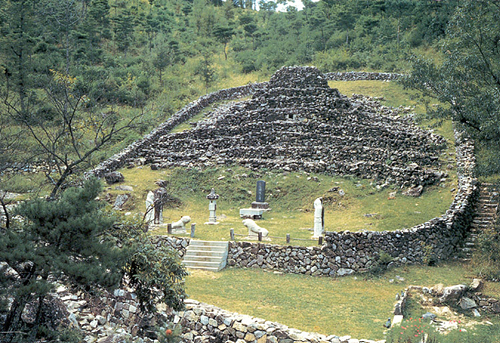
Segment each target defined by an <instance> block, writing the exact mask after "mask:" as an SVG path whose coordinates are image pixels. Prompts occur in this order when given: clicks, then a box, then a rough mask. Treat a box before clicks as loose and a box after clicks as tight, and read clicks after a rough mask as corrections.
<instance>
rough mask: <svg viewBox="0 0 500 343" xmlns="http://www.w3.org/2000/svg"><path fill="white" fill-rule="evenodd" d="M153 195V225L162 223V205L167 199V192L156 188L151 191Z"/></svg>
mask: <svg viewBox="0 0 500 343" xmlns="http://www.w3.org/2000/svg"><path fill="white" fill-rule="evenodd" d="M153 194H154V212H155V214H154V223H155V224H158V225H159V224H162V223H163V205H164V204H165V201H166V199H167V190H166V189H165V188H158V189H156V190H155V191H153Z"/></svg>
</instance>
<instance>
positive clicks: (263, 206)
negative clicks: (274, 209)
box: [252, 201, 269, 210]
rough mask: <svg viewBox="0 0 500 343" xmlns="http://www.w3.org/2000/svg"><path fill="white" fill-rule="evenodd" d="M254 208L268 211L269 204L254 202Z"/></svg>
mask: <svg viewBox="0 0 500 343" xmlns="http://www.w3.org/2000/svg"><path fill="white" fill-rule="evenodd" d="M252 208H254V209H262V210H268V209H269V204H268V203H267V202H260V201H254V202H252Z"/></svg>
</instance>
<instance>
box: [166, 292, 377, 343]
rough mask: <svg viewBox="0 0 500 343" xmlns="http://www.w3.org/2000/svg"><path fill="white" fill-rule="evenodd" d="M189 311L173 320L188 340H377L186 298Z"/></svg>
mask: <svg viewBox="0 0 500 343" xmlns="http://www.w3.org/2000/svg"><path fill="white" fill-rule="evenodd" d="M185 304H186V310H185V311H182V312H179V313H177V314H176V315H175V317H174V319H173V322H174V323H180V324H181V325H182V327H183V332H184V334H183V341H185V342H236V343H246V342H256V343H292V342H304V343H305V342H311V343H320V342H324V343H327V342H328V343H371V342H373V343H375V341H372V340H364V339H362V340H358V339H352V338H351V337H350V336H343V337H338V336H334V335H330V336H327V335H322V334H318V333H311V332H304V331H300V330H297V329H292V328H289V327H287V326H285V325H283V324H279V323H275V322H270V321H266V320H265V319H261V318H255V317H251V316H247V315H241V314H238V313H233V312H228V311H225V310H222V309H220V308H218V307H215V306H211V305H207V304H203V303H200V302H198V301H194V300H186V301H185Z"/></svg>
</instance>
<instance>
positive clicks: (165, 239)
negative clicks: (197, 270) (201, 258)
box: [151, 235, 191, 259]
mask: <svg viewBox="0 0 500 343" xmlns="http://www.w3.org/2000/svg"><path fill="white" fill-rule="evenodd" d="M190 240H191V239H190V238H187V237H175V236H165V235H158V236H151V242H152V243H153V244H154V245H156V247H161V246H169V247H172V248H173V249H175V250H177V251H178V252H179V257H180V258H181V259H182V258H183V257H184V254H185V253H186V249H187V247H188V245H189V242H190Z"/></svg>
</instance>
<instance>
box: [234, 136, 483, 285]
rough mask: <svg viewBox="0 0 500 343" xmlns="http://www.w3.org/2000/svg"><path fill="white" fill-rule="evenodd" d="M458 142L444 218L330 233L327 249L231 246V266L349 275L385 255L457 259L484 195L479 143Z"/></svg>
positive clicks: (412, 259) (418, 260)
mask: <svg viewBox="0 0 500 343" xmlns="http://www.w3.org/2000/svg"><path fill="white" fill-rule="evenodd" d="M456 142H457V165H458V187H457V193H456V195H455V198H454V200H453V202H452V204H451V206H450V208H449V209H448V210H447V211H446V213H445V214H444V215H442V216H441V217H437V218H433V219H431V220H429V221H428V222H426V223H423V224H420V225H417V226H415V227H413V228H410V229H402V230H396V231H383V232H376V231H362V232H349V231H342V232H327V233H326V237H325V241H326V243H325V244H324V245H323V246H322V247H307V248H306V247H297V246H295V247H291V246H280V245H273V244H263V243H250V242H230V244H229V253H228V265H229V266H233V267H247V268H248V267H251V268H263V269H273V270H278V271H282V272H286V273H298V274H306V275H318V276H319V275H324V276H344V275H348V274H352V273H354V272H360V271H364V270H366V269H368V268H370V266H371V265H372V264H373V263H374V260H375V259H376V258H377V256H378V254H379V252H380V251H384V252H386V253H388V254H390V255H391V256H392V257H393V258H394V259H395V263H421V262H422V261H423V259H424V257H433V258H436V259H446V258H450V257H452V256H453V255H454V254H455V253H456V251H457V250H458V248H460V246H461V244H462V242H463V239H464V238H465V236H466V234H467V229H468V227H469V224H470V222H471V221H472V218H473V204H474V198H475V197H476V195H477V192H478V187H477V180H476V179H475V178H474V177H473V173H474V166H475V158H474V154H473V143H472V141H471V140H469V139H467V138H466V137H465V136H462V135H460V134H457V135H456ZM426 255H429V256H426Z"/></svg>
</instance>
